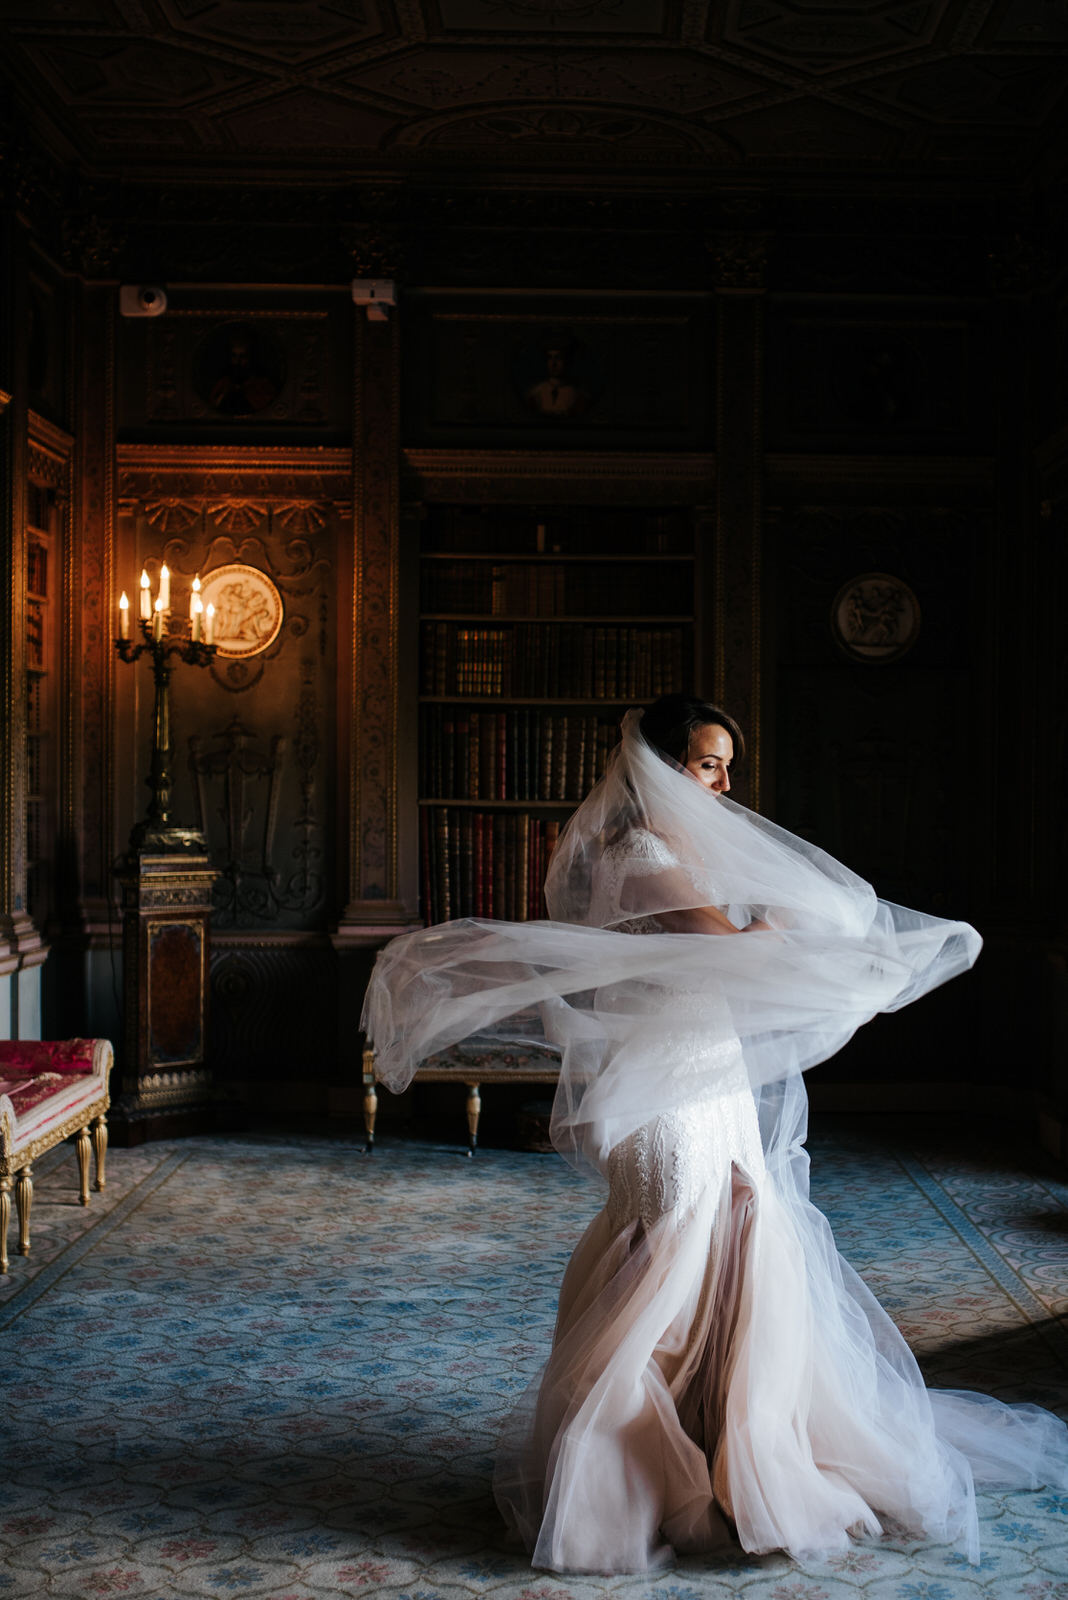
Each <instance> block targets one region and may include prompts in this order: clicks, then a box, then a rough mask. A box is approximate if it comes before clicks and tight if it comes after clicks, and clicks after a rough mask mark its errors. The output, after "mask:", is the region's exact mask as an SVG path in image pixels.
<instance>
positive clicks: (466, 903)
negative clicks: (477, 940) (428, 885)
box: [459, 810, 475, 917]
mask: <svg viewBox="0 0 1068 1600" xmlns="http://www.w3.org/2000/svg"><path fill="white" fill-rule="evenodd" d="M459 820H460V915H461V916H462V917H472V916H474V914H475V840H474V814H473V812H471V811H467V810H464V811H461V812H460V818H459Z"/></svg>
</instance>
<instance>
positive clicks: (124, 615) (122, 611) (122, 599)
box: [119, 589, 130, 639]
mask: <svg viewBox="0 0 1068 1600" xmlns="http://www.w3.org/2000/svg"><path fill="white" fill-rule="evenodd" d="M129 637H130V602H129V600H128V599H127V598H126V590H125V589H124V590H123V591H122V593H121V594H120V596H119V638H120V639H128V638H129Z"/></svg>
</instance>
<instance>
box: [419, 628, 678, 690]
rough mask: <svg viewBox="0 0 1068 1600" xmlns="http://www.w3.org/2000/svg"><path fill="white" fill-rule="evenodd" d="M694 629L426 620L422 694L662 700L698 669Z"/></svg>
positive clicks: (423, 632)
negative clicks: (495, 624)
mask: <svg viewBox="0 0 1068 1600" xmlns="http://www.w3.org/2000/svg"><path fill="white" fill-rule="evenodd" d="M691 654H692V637H691V631H690V629H689V628H682V627H669V628H629V627H628V628H621V627H604V628H602V627H600V626H591V625H583V624H581V623H559V622H557V623H553V622H550V623H525V622H518V623H514V624H512V625H510V626H509V625H501V626H500V627H496V628H475V627H467V626H465V625H462V624H460V623H456V622H441V621H438V622H434V621H430V620H426V621H424V622H423V623H422V628H421V638H420V670H419V688H420V693H421V694H425V695H453V694H457V695H471V696H473V697H475V698H493V697H496V696H501V697H502V698H504V699H559V698H564V699H575V700H578V699H595V700H601V699H605V700H621V699H627V698H629V697H633V698H634V699H639V700H651V699H656V698H657V696H658V695H662V694H674V693H677V692H679V691H680V690H681V689H682V688H683V686H684V684H685V682H686V681H687V678H688V676H689V673H690V672H691V670H692V665H693V663H692V660H691V659H690V657H691Z"/></svg>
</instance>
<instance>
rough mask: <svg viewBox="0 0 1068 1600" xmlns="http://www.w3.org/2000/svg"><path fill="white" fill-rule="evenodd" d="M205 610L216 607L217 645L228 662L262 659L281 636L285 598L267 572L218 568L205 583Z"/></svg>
mask: <svg viewBox="0 0 1068 1600" xmlns="http://www.w3.org/2000/svg"><path fill="white" fill-rule="evenodd" d="M200 598H201V600H202V601H203V602H204V610H205V611H206V610H207V609H208V606H209V604H211V605H213V606H214V607H215V644H216V645H217V646H218V652H219V655H220V656H221V657H222V658H223V659H224V660H227V661H245V660H247V659H248V658H249V656H258V655H259V654H260V653H261V651H264V650H266V649H267V646H268V645H269V644H272V643H273V642H274V640H275V639H276V638H277V637H278V630H279V629H280V628H281V626H282V618H283V616H284V609H283V606H282V596H281V595H280V594H279V592H278V590H277V589H276V588H275V586H274V584H273V583H272V582H271V580H270V578H269V577H268V576H267V574H266V573H265V572H261V571H260V570H259V568H258V567H246V566H244V565H243V564H242V563H240V562H233V563H231V564H230V565H229V566H225V567H216V568H215V569H214V571H212V572H209V573H207V574H206V575H205V577H204V578H203V579H202V581H201V590H200Z"/></svg>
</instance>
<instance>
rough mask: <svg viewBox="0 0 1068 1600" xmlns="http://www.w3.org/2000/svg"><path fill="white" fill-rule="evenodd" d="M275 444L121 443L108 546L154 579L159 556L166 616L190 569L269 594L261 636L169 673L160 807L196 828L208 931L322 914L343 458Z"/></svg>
mask: <svg viewBox="0 0 1068 1600" xmlns="http://www.w3.org/2000/svg"><path fill="white" fill-rule="evenodd" d="M280 457H281V458H280V459H273V458H272V457H271V456H270V454H268V455H266V456H258V457H250V456H248V455H246V454H245V453H242V454H241V455H239V456H236V457H232V458H226V457H225V456H223V457H221V458H217V457H216V458H213V457H212V456H211V455H210V454H209V455H205V454H204V453H203V452H191V453H188V454H187V453H185V452H182V451H181V450H171V451H169V452H168V451H154V450H151V449H146V450H143V451H137V450H129V449H128V450H124V451H123V456H122V472H121V484H120V488H121V497H122V498H121V507H122V519H123V529H124V537H125V544H124V548H126V547H129V548H130V553H131V556H132V557H133V568H136V570H137V571H140V568H141V566H144V567H145V568H146V569H147V570H148V572H149V574H150V576H151V577H152V579H153V584H154V585H155V581H156V575H157V574H158V571H159V568H160V565H161V564H162V562H163V561H166V563H167V566H168V568H169V570H170V572H171V603H172V608H173V611H174V614H175V616H176V617H181V616H183V615H187V614H188V612H187V607H188V604H189V599H190V593H191V584H192V580H193V577H194V575H195V574H197V573H199V574H201V576H206V575H207V574H209V573H210V572H211V571H212V570H213V569H215V568H217V567H220V566H224V565H227V564H230V563H234V562H240V563H243V564H245V565H248V566H252V567H254V568H256V569H258V570H259V571H261V572H263V573H265V574H266V575H267V576H268V577H269V578H270V580H271V582H272V583H273V584H274V585H275V586H276V588H277V590H278V591H279V593H280V595H281V598H282V604H283V608H284V614H283V620H282V626H281V629H280V631H279V632H278V634H277V636H276V637H275V638H274V639H273V640H272V642H271V643H270V644H269V645H268V647H267V648H266V649H264V650H261V651H260V652H259V653H258V654H254V655H251V656H249V657H246V658H241V659H225V658H223V657H222V656H218V657H216V659H215V660H214V661H213V662H212V664H211V667H210V668H209V669H208V670H207V671H203V672H202V671H198V670H196V669H194V668H191V667H187V666H183V665H180V664H179V665H178V666H177V667H176V669H175V672H174V676H173V677H172V680H171V751H172V762H171V764H172V768H173V771H174V779H175V782H174V790H173V807H172V814H173V816H174V818H175V820H176V822H178V823H179V824H181V825H185V826H198V827H200V828H202V829H203V831H204V832H205V834H206V836H207V838H208V842H209V846H210V849H211V855H212V861H213V864H214V865H215V867H216V868H217V869H218V871H219V874H220V877H219V882H218V884H217V886H216V892H215V908H214V913H213V927H214V928H215V929H216V930H218V931H224V930H226V929H228V928H249V929H255V928H291V929H325V928H326V927H327V926H328V925H329V924H330V923H331V922H332V921H334V920H336V917H337V915H338V886H337V862H336V852H335V839H336V832H337V811H336V795H337V606H338V594H337V588H338V582H337V545H338V527H339V521H340V518H341V511H340V509H339V506H338V500H339V499H341V498H342V497H343V495H344V494H345V492H346V491H347V489H348V482H349V480H348V475H347V473H346V472H345V471H344V470H339V469H343V468H344V467H345V466H347V464H348V457H347V453H338V455H337V456H336V458H335V459H334V460H333V461H332V462H331V461H330V460H329V459H328V460H326V461H323V460H322V459H321V456H319V453H316V455H315V456H312V457H311V458H309V457H306V456H303V455H302V454H301V453H300V452H282V453H280ZM235 468H236V470H235ZM127 581H128V582H129V583H132V582H133V581H134V579H133V575H132V571H131V574H130V575H128V580H127ZM143 665H144V664H143V663H135V664H134V665H133V667H129V668H125V667H124V668H123V669H122V670H123V671H124V672H131V673H134V672H138V670H139V667H143ZM141 678H142V679H143V680H144V681H143V682H138V683H137V684H136V690H137V714H136V718H135V721H134V727H133V746H132V748H130V749H129V750H128V751H127V752H126V754H125V756H124V759H126V760H128V761H129V762H131V763H132V764H133V765H134V767H135V769H136V770H137V771H138V772H140V771H141V770H142V769H143V768H144V767H145V765H146V762H147V754H148V749H149V745H150V738H151V728H150V717H151V709H152V706H151V696H150V693H149V685H148V675H147V674H145V673H143V672H142V673H141ZM132 820H133V819H132V818H131V819H130V821H132Z"/></svg>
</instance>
